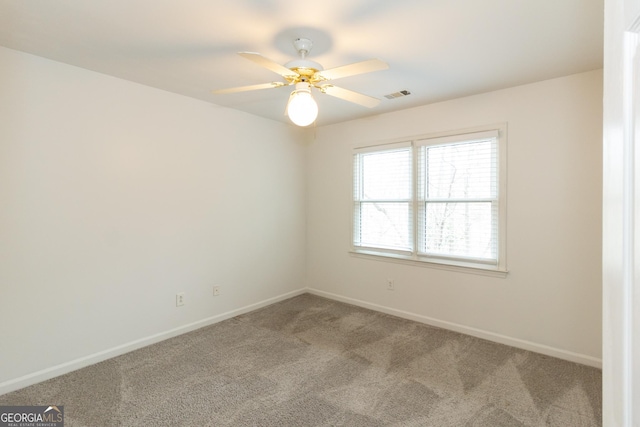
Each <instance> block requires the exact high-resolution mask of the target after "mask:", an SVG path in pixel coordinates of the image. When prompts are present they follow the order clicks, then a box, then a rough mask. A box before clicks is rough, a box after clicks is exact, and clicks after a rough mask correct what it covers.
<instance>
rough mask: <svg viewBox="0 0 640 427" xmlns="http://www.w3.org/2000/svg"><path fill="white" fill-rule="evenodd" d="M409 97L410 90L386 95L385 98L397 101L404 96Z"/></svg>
mask: <svg viewBox="0 0 640 427" xmlns="http://www.w3.org/2000/svg"><path fill="white" fill-rule="evenodd" d="M408 95H411V92H409V91H408V90H401V91H398V92H394V93H390V94H389V95H385V96H384V97H385V98H387V99H395V98H401V97H403V96H408Z"/></svg>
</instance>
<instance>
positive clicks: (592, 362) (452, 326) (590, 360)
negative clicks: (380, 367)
mask: <svg viewBox="0 0 640 427" xmlns="http://www.w3.org/2000/svg"><path fill="white" fill-rule="evenodd" d="M307 292H309V293H310V294H313V295H318V296H321V297H325V298H329V299H332V300H336V301H340V302H345V303H347V304H352V305H356V306H358V307H363V308H368V309H371V310H375V311H379V312H382V313H386V314H390V315H392V316H397V317H401V318H403V319H409V320H414V321H416V322H420V323H424V324H427V325H431V326H436V327H439V328H443V329H448V330H450V331H455V332H460V333H462V334H466V335H471V336H474V337H477V338H482V339H485V340H488V341H493V342H497V343H500V344H505V345H508V346H511V347H516V348H521V349H523V350H529V351H533V352H535V353H540V354H544V355H547V356H551V357H557V358H558V359H563V360H568V361H570V362H576V363H580V364H582V365H587V366H592V367H594V368H599V369H602V359H598V358H595V357H592V356H587V355H584V354H579V353H574V352H571V351H567V350H562V349H558V348H554V347H549V346H546V345H543V344H536V343H534V342H530V341H525V340H521V339H518V338H512V337H508V336H505V335H501V334H496V333H494V332H487V331H483V330H481V329H476V328H472V327H469V326H464V325H459V324H457V323H452V322H447V321H444V320H438V319H434V318H431V317H427V316H422V315H420V314H415V313H410V312H407V311H402V310H396V309H394V308H390V307H385V306H382V305H378V304H373V303H370V302H366V301H361V300H358V299H354V298H349V297H345V296H342V295H337V294H333V293H330V292H324V291H320V290H318V289H312V288H307Z"/></svg>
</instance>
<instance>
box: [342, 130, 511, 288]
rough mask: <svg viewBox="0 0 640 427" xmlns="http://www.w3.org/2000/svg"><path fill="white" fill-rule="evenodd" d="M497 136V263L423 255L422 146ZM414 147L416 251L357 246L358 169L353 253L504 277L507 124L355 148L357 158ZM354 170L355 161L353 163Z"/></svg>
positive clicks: (495, 201) (414, 231) (414, 229)
mask: <svg viewBox="0 0 640 427" xmlns="http://www.w3.org/2000/svg"><path fill="white" fill-rule="evenodd" d="M492 133H493V134H497V137H496V141H497V151H498V152H497V162H498V164H497V197H496V199H495V200H492V203H494V204H496V205H497V209H496V210H497V213H498V221H497V223H498V230H497V233H498V237H497V246H498V247H497V262H487V261H486V260H475V259H471V258H462V257H444V256H430V255H428V254H420V253H419V252H418V251H419V248H420V246H419V243H420V242H419V241H418V234H419V233H418V230H419V224H418V221H419V218H418V217H419V215H418V209H419V203H421V202H420V201H419V199H418V179H419V177H418V162H419V157H420V156H419V150H420V147H421V146H432V145H441V144H453V143H457V142H462V141H469V140H473V139H476V138H477V137H478V136H483V135H485V136H486V135H490V134H492ZM402 146H411V147H412V150H413V152H412V159H413V183H412V190H413V200H412V204H411V205H412V210H413V212H412V215H411V216H412V222H413V223H412V224H411V225H410V226H411V230H412V234H413V242H412V250H411V251H397V250H391V249H381V248H370V247H362V246H356V245H355V243H354V238H355V233H356V230H357V226H358V225H357V223H356V209H357V208H356V204H357V203H358V202H357V201H356V200H355V197H354V191H355V177H356V175H355V173H356V171H355V169H354V170H353V171H352V172H353V175H352V176H353V180H354V181H353V182H352V187H351V194H352V196H351V200H352V202H351V205H352V212H351V218H352V226H351V236H350V246H351V250H350V253H351V254H352V255H353V256H356V257H363V258H369V259H376V260H382V261H392V262H399V263H404V264H412V265H418V266H423V267H434V268H441V269H447V270H454V271H463V272H468V273H477V274H485V275H490V276H498V277H504V276H505V275H506V273H507V259H506V255H507V250H506V243H507V236H506V234H507V164H506V162H507V124H506V123H501V124H494V125H487V126H479V127H475V128H469V129H464V130H457V131H448V132H439V133H433V134H426V135H418V136H414V137H407V138H398V139H395V140H391V141H383V142H378V143H374V144H368V145H355V146H354V147H353V148H354V150H353V153H352V154H353V156H355V155H356V154H358V153H366V152H377V151H385V150H390V149H394V148H396V147H402ZM352 165H353V167H355V162H354V161H352Z"/></svg>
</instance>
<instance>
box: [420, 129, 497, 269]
mask: <svg viewBox="0 0 640 427" xmlns="http://www.w3.org/2000/svg"><path fill="white" fill-rule="evenodd" d="M497 137H498V133H497V131H496V132H493V131H491V132H482V133H477V134H466V135H464V134H463V135H456V136H452V137H446V138H434V139H428V140H421V141H418V142H417V144H416V145H417V146H418V153H419V154H418V156H419V157H418V162H417V169H418V191H417V194H418V203H417V204H418V208H417V215H418V218H417V219H418V220H417V230H418V232H417V240H418V242H417V246H418V253H419V254H420V255H425V256H436V257H452V258H464V259H472V260H475V261H482V262H488V263H497V258H498V157H497V149H498V144H497Z"/></svg>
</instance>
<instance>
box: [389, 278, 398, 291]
mask: <svg viewBox="0 0 640 427" xmlns="http://www.w3.org/2000/svg"><path fill="white" fill-rule="evenodd" d="M387 289H388V290H390V291H394V290H395V289H396V282H395V281H394V280H393V279H387Z"/></svg>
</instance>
